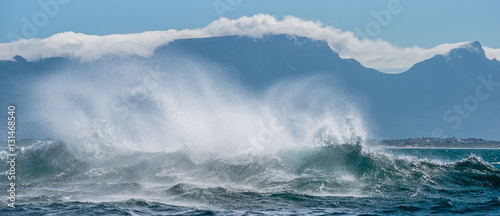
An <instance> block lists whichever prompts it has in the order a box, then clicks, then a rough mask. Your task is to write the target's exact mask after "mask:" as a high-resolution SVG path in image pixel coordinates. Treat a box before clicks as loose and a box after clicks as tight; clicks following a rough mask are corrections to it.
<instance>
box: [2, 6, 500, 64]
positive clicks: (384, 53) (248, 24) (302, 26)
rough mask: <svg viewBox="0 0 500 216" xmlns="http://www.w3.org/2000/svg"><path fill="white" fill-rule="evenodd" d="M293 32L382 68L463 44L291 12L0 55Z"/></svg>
mask: <svg viewBox="0 0 500 216" xmlns="http://www.w3.org/2000/svg"><path fill="white" fill-rule="evenodd" d="M276 34H289V35H297V36H303V37H309V38H311V39H316V40H324V41H326V42H328V44H329V46H330V47H331V49H332V50H334V51H336V52H338V53H339V55H340V56H341V57H343V58H354V59H356V60H357V61H359V62H360V63H361V64H363V65H364V66H366V67H370V68H375V69H378V70H381V71H386V72H387V71H401V72H402V71H404V70H406V69H408V68H410V67H411V66H412V65H413V64H415V63H417V62H420V61H423V60H425V59H428V58H430V57H432V56H434V55H436V54H445V53H447V52H448V51H449V50H450V49H453V48H456V47H458V46H461V45H463V44H464V43H465V42H463V43H454V44H441V45H438V46H435V47H433V48H430V49H424V48H420V47H417V46H413V47H398V46H395V45H393V44H391V43H389V42H387V41H384V40H380V39H377V40H370V39H359V38H357V37H355V36H354V33H353V32H350V31H342V30H340V29H336V28H334V27H332V26H326V25H324V24H322V23H320V22H314V21H308V20H303V19H300V18H297V17H294V16H286V17H284V18H283V19H282V20H278V19H276V18H275V17H273V16H271V15H266V14H258V15H254V16H252V17H246V16H244V17H241V18H239V19H235V20H231V19H227V18H220V19H219V20H216V21H214V22H212V23H210V24H209V25H208V26H206V27H204V28H198V29H184V30H168V31H148V32H143V33H136V34H113V35H106V36H95V35H86V34H82V33H74V32H63V33H58V34H55V35H53V36H51V37H48V38H45V39H38V38H34V39H21V40H18V41H15V42H11V43H4V44H0V59H1V60H7V59H12V57H13V56H15V55H21V56H23V57H24V58H26V59H27V60H29V61H34V60H38V59H41V58H49V57H69V58H77V59H81V60H82V61H92V60H95V59H98V58H101V57H103V56H106V55H132V54H135V55H139V56H144V57H148V56H151V55H152V54H153V53H154V50H155V49H156V48H157V47H159V46H161V45H165V44H168V43H170V42H172V41H174V40H176V39H185V38H204V37H216V36H226V35H240V36H249V37H256V38H260V37H263V36H264V35H276ZM485 52H486V55H487V57H488V58H497V59H499V57H500V49H494V48H489V47H485Z"/></svg>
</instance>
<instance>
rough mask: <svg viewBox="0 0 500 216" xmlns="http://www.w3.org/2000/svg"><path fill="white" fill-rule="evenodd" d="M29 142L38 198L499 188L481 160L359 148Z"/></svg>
mask: <svg viewBox="0 0 500 216" xmlns="http://www.w3.org/2000/svg"><path fill="white" fill-rule="evenodd" d="M27 142H28V143H27V144H25V145H26V146H25V147H23V148H22V149H21V150H20V152H19V154H18V159H17V160H18V161H19V162H18V163H17V165H16V166H17V167H16V168H17V170H18V173H19V175H18V182H20V184H21V185H23V184H28V185H25V186H23V187H26V188H29V189H30V190H32V192H31V193H32V194H31V195H32V196H33V197H37V196H42V195H44V194H53V195H56V194H59V195H61V196H60V197H65V196H78V197H80V198H83V197H86V196H92V197H96V196H111V197H112V196H114V195H116V196H117V195H124V196H125V197H126V194H129V195H131V197H132V198H134V197H135V196H136V195H139V197H141V196H144V197H149V198H150V197H151V196H152V197H157V198H158V199H172V200H177V201H178V202H180V201H196V202H198V201H200V202H205V201H206V200H217V199H230V198H231V196H233V195H231V194H234V196H260V195H262V194H264V195H266V194H267V195H272V196H292V195H286V194H288V193H290V194H295V195H293V196H299V195H298V194H303V195H304V196H306V197H307V196H329V195H335V196H355V197H363V196H374V195H376V196H394V195H397V194H400V195H401V194H405V195H412V196H423V195H425V196H429V195H430V194H431V195H435V196H439V194H459V193H461V191H462V190H464V191H465V190H473V189H478V190H481V188H483V189H484V187H486V188H492V189H495V190H498V189H499V188H500V171H499V170H498V169H496V168H495V167H493V166H492V165H490V164H488V163H486V162H485V161H483V160H482V159H481V158H479V157H475V156H471V157H470V158H467V159H463V160H460V161H455V162H449V163H444V162H436V161H427V160H422V159H415V158H409V157H401V156H394V155H392V154H390V153H387V152H384V151H382V150H373V149H372V150H367V149H365V148H364V147H363V145H362V144H360V143H344V144H338V145H328V146H322V147H313V148H299V149H291V150H287V151H282V152H279V153H277V154H275V155H272V156H269V155H265V156H259V155H252V154H248V155H246V156H243V155H239V156H238V157H235V158H228V157H223V158H221V157H211V158H209V159H205V160H204V161H197V160H196V159H193V158H192V157H193V155H190V153H189V152H186V151H177V152H172V153H162V152H156V153H147V152H136V151H130V152H122V153H119V154H115V155H114V156H109V157H106V158H97V157H96V158H81V157H78V156H75V155H74V152H72V150H71V149H69V148H68V146H70V145H67V144H66V143H64V142H63V141H56V140H45V141H41V140H32V141H27ZM2 161H3V162H4V163H2V169H3V170H7V169H8V167H7V166H6V165H5V164H7V163H5V161H6V159H5V158H2ZM4 180H5V179H3V180H2V181H4ZM54 185H57V187H54ZM51 187H54V188H51ZM132 194H134V195H133V196H132ZM219 196H222V197H223V198H221V197H219ZM300 196H302V195H300ZM300 196H299V197H300ZM56 197H58V196H56ZM294 199H295V198H294ZM297 199H299V198H297ZM204 200H205V201H204Z"/></svg>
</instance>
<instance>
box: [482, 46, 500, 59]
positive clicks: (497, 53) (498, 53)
mask: <svg viewBox="0 0 500 216" xmlns="http://www.w3.org/2000/svg"><path fill="white" fill-rule="evenodd" d="M483 49H484V53H485V54H486V57H488V58H489V59H494V58H496V59H497V60H499V61H500V49H494V48H490V47H485V46H483Z"/></svg>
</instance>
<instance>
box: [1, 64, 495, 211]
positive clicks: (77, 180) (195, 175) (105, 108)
mask: <svg viewBox="0 0 500 216" xmlns="http://www.w3.org/2000/svg"><path fill="white" fill-rule="evenodd" d="M232 72H233V71H230V70H229V69H227V68H224V67H221V66H218V65H216V64H213V63H210V62H206V61H204V60H200V59H196V58H189V57H186V56H177V57H171V58H170V61H161V62H160V61H158V62H153V63H151V62H150V63H145V62H144V61H134V60H130V61H124V60H117V59H111V60H109V59H107V60H103V61H100V62H97V63H93V64H84V63H82V64H80V67H74V66H72V67H71V68H59V69H58V70H55V71H52V72H51V73H48V75H46V76H43V78H42V79H39V80H36V81H33V82H34V83H33V85H32V87H31V88H30V90H31V93H30V95H31V96H30V98H29V101H32V103H31V104H29V106H28V107H27V109H28V110H29V111H28V112H29V116H31V118H33V119H34V121H35V122H38V124H39V125H42V126H41V127H40V131H43V133H44V134H47V135H46V136H47V137H50V138H51V139H32V140H25V141H21V143H20V146H22V148H21V149H20V150H19V153H18V161H19V162H18V163H17V167H16V172H18V173H19V175H18V179H17V183H19V187H18V190H19V191H21V192H20V193H19V194H21V195H20V196H19V197H20V198H19V201H18V203H17V205H18V206H19V207H18V208H17V209H16V210H11V209H7V210H5V209H3V210H2V209H0V212H2V211H5V212H8V213H12V212H13V211H19V212H17V213H19V214H25V213H27V212H28V213H30V212H31V213H35V214H36V213H38V212H39V211H40V209H44V210H43V211H44V212H46V213H55V214H59V213H61V212H64V213H67V214H75V215H78V214H86V213H88V212H89V211H90V212H93V213H99V214H116V215H130V214H137V215H151V214H165V212H167V213H168V214H170V213H172V214H184V215H192V214H201V215H203V214H213V213H214V212H220V213H221V214H247V213H249V214H254V213H255V214H257V213H262V214H271V215H274V214H316V213H319V214H330V213H340V214H355V213H359V212H379V213H380V212H382V213H387V212H393V213H398V212H418V213H422V212H423V213H424V214H429V213H440V212H446V211H448V210H450V209H453V210H454V211H456V212H468V211H470V210H471V209H474V210H475V209H477V208H480V209H484V211H486V212H495V211H496V212H498V210H495V208H497V206H500V199H499V198H498V197H500V190H499V189H500V171H499V170H498V169H497V167H494V166H492V165H491V164H489V163H487V162H486V161H489V162H497V161H500V158H499V157H497V154H495V153H491V152H478V155H481V156H484V157H485V159H484V160H483V158H482V157H481V156H477V155H469V154H464V153H463V152H437V153H433V154H435V155H437V156H438V157H437V158H439V156H442V155H448V156H450V158H453V160H449V161H444V160H439V159H434V160H429V159H427V156H426V154H427V152H423V153H419V154H420V155H419V157H415V156H405V155H404V154H401V153H398V154H394V153H391V152H387V151H384V150H382V149H378V148H376V147H375V148H372V146H369V145H368V144H367V142H366V139H367V137H368V135H369V128H368V127H367V125H368V124H367V123H366V117H365V116H363V112H362V109H360V104H361V105H362V104H363V101H357V100H358V99H359V98H360V97H355V96H354V95H351V94H349V93H347V92H345V91H343V88H342V86H340V85H338V83H337V82H336V80H335V79H333V78H332V77H329V76H327V75H320V74H312V75H310V76H308V77H299V78H288V79H281V80H276V81H275V82H273V84H271V85H270V86H266V87H265V88H252V87H251V86H248V85H245V83H244V82H243V81H241V80H238V79H237V78H236V77H233V76H232V74H233V73H232ZM457 151H458V150H457ZM431 153H432V152H431ZM6 154H7V151H6V150H2V151H0V159H1V160H2V161H3V163H1V164H3V165H1V167H0V168H2V170H7V169H8V164H7V163H6V160H7V159H6V158H7V157H6ZM417 155H418V154H417ZM4 173H5V172H4ZM0 181H2V182H3V181H6V179H3V180H0ZM471 195H473V196H475V198H474V199H470V197H471ZM464 200H465V201H464ZM0 202H2V203H1V204H6V203H5V201H0Z"/></svg>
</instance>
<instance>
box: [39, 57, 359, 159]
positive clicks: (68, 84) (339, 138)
mask: <svg viewBox="0 0 500 216" xmlns="http://www.w3.org/2000/svg"><path fill="white" fill-rule="evenodd" d="M228 72H229V71H225V69H224V68H222V67H218V66H216V65H214V64H211V63H208V62H203V61H196V60H192V59H189V58H185V57H183V58H176V60H175V61H172V62H166V63H165V62H161V63H157V64H151V65H145V64H140V63H137V64H136V63H134V62H130V61H129V62H125V61H123V62H120V61H118V62H112V63H102V64H97V65H92V66H85V67H81V68H74V67H72V68H71V69H61V70H60V71H57V72H55V73H53V74H52V75H50V76H48V77H46V78H44V79H43V80H41V81H40V82H39V83H37V84H36V88H35V90H34V97H35V99H36V100H33V101H36V102H35V104H34V105H33V106H34V107H37V108H38V109H37V110H36V114H35V116H38V117H39V118H40V119H39V120H38V121H40V122H46V123H47V127H48V128H50V133H51V134H52V136H53V137H56V138H62V139H67V140H71V141H70V142H68V143H74V145H76V146H75V147H76V148H77V149H80V150H83V151H86V152H87V151H90V152H94V153H106V152H103V151H100V149H101V147H103V146H107V147H116V148H119V149H127V150H138V151H146V152H157V151H166V152H171V151H176V150H181V149H183V150H190V151H202V152H210V153H217V155H221V156H223V155H224V154H227V155H232V156H234V155H238V154H248V153H251V154H264V153H273V152H277V151H280V150H284V149H287V148H295V147H312V146H318V145H319V146H321V145H323V144H322V143H321V142H320V141H318V139H325V137H328V139H330V140H331V142H334V143H336V144H342V143H347V142H349V141H350V140H351V139H353V138H355V137H357V138H361V139H363V138H364V137H365V136H366V129H365V128H364V124H363V121H362V117H361V114H360V113H359V111H358V110H357V109H356V106H355V104H354V103H353V101H352V99H350V98H349V96H348V95H346V93H343V92H342V91H340V90H337V89H335V87H334V86H333V85H331V82H328V81H326V79H325V77H322V76H318V75H317V76H311V77H303V78H298V79H289V80H282V81H277V82H276V83H275V84H274V85H272V86H269V87H268V88H266V89H259V90H256V89H251V88H248V87H246V86H243V85H241V84H238V82H237V81H234V79H232V77H231V76H230V75H229V73H228Z"/></svg>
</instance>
